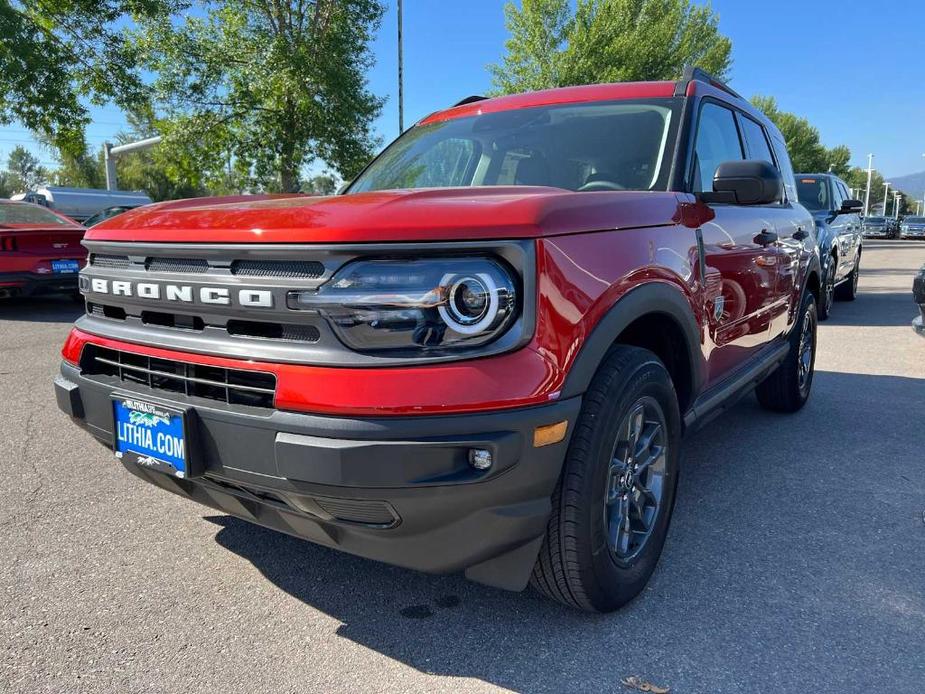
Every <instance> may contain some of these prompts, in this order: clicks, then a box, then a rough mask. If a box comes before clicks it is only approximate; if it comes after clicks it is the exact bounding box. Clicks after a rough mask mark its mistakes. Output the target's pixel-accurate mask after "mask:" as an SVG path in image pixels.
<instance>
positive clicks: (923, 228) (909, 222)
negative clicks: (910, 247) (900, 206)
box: [899, 217, 925, 239]
mask: <svg viewBox="0 0 925 694" xmlns="http://www.w3.org/2000/svg"><path fill="white" fill-rule="evenodd" d="M899 237H900V238H903V239H925V217H906V218H905V219H904V220H903V222H902V224H900V225H899Z"/></svg>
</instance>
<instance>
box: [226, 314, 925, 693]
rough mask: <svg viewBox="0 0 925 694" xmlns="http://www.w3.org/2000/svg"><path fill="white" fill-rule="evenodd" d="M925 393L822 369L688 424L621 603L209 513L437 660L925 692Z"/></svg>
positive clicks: (315, 600)
mask: <svg viewBox="0 0 925 694" xmlns="http://www.w3.org/2000/svg"><path fill="white" fill-rule="evenodd" d="M868 315H870V314H868ZM923 394H925V379H915V378H904V377H894V376H867V375H859V374H848V373H836V372H817V374H816V382H815V385H814V393H813V397H812V398H811V400H810V402H809V404H808V405H807V406H806V408H804V410H803V411H801V412H800V413H799V414H797V415H793V416H786V415H778V414H773V413H769V412H766V411H764V410H762V409H760V408H759V407H758V405H757V403H756V402H755V400H754V398H753V397H748V398H745V399H744V400H742V401H741V402H740V403H739V404H738V405H737V406H736V407H734V408H733V409H732V410H731V411H730V412H728V413H727V414H725V415H724V416H723V417H721V418H719V419H717V420H715V421H714V422H713V423H711V424H710V425H709V426H707V427H706V428H705V429H703V430H701V431H700V432H698V433H697V434H695V435H693V436H692V437H690V438H689V439H688V440H687V442H686V446H685V453H684V458H685V460H684V465H683V467H682V473H681V484H680V488H679V494H678V501H677V506H676V510H675V516H674V520H673V522H672V527H671V531H670V533H669V537H668V542H667V544H666V548H665V552H664V554H663V556H662V561H661V563H660V566H659V568H658V570H657V571H656V573H655V575H654V576H653V579H652V581H651V583H650V585H649V587H648V588H647V589H646V591H645V592H644V593H643V595H642V596H641V597H640V598H639V599H637V600H635V601H634V602H633V603H631V604H630V605H628V606H627V607H625V608H624V609H623V610H621V611H620V612H618V613H615V614H612V615H589V614H583V613H580V612H577V611H574V610H571V609H567V608H565V607H563V606H560V605H558V604H556V603H554V602H551V601H548V600H546V599H543V598H541V597H539V596H538V595H537V594H535V593H534V592H532V591H531V590H528V591H526V592H524V593H521V594H516V593H507V592H504V591H500V590H494V589H490V588H485V587H482V586H478V585H474V584H471V583H468V582H466V581H465V580H464V579H462V578H461V577H458V576H428V575H424V574H419V573H416V572H412V571H406V570H403V569H398V568H394V567H390V566H386V565H383V564H379V563H376V562H372V561H368V560H364V559H360V558H357V557H352V556H349V555H344V554H341V553H338V552H335V551H333V550H330V549H327V548H323V547H319V546H316V545H312V544H310V543H308V542H303V541H301V540H298V539H295V538H291V537H288V536H284V535H281V534H278V533H275V532H272V531H269V530H264V529H261V528H259V527H257V526H254V525H251V524H249V523H247V522H245V521H240V520H237V519H234V518H231V517H227V516H210V517H209V518H208V520H210V521H211V522H213V523H216V524H218V525H220V526H221V529H220V530H219V531H218V533H217V534H216V537H215V539H216V541H217V542H218V543H219V544H220V545H221V546H222V547H224V548H226V549H228V550H230V551H231V552H234V553H235V554H237V555H240V556H241V557H243V558H245V559H247V560H248V561H249V562H251V563H252V564H253V565H254V566H255V567H256V568H257V569H258V570H259V571H260V572H261V573H262V574H263V575H264V576H265V577H266V578H267V579H269V580H270V581H272V582H273V583H274V584H275V585H276V586H278V587H279V588H280V589H282V590H284V591H285V592H286V593H288V594H289V595H291V596H293V597H295V598H297V599H298V600H300V601H302V602H304V603H306V604H307V605H309V606H311V607H312V608H315V609H318V610H320V611H322V612H324V613H326V614H328V615H330V616H332V617H334V618H335V619H337V620H339V621H340V622H341V623H342V624H341V626H340V627H339V628H338V630H337V634H338V635H339V636H341V637H343V638H346V639H349V640H350V641H352V642H355V643H357V644H360V645H362V646H365V647H367V648H369V649H373V650H375V651H376V652H378V653H381V654H383V655H385V656H387V657H389V658H392V659H395V660H398V661H400V662H402V663H405V664H407V665H409V666H411V667H414V668H416V669H417V670H419V671H421V672H424V673H432V674H436V675H443V676H452V677H471V678H477V679H478V680H482V681H484V682H488V683H491V684H494V685H498V686H502V687H506V688H508V689H511V690H514V691H523V692H527V691H529V692H534V691H556V692H558V691H566V690H581V691H615V690H621V685H620V679H621V678H623V677H627V676H630V675H637V676H641V677H644V678H646V679H648V680H649V681H651V682H653V683H655V684H657V685H661V686H671V688H672V691H749V692H753V691H802V690H803V689H805V688H806V686H807V683H808V679H807V678H809V679H811V680H812V687H811V688H812V689H813V691H858V690H863V689H865V688H866V687H870V688H871V689H875V688H877V687H880V686H882V685H883V684H884V683H890V685H891V686H892V687H895V690H896V691H906V690H907V689H906V687H908V691H912V690H914V689H916V687H917V686H918V684H920V681H919V679H918V677H920V675H921V672H920V671H919V670H917V667H918V666H917V665H916V663H920V658H921V646H922V634H923V633H925V583H923V581H922V576H923V575H925V554H923V553H922V551H921V549H922V546H923V542H925V523H923V512H925V469H923V467H922V466H921V465H918V464H911V463H913V461H919V460H920V459H921V455H922V451H923V450H925V427H922V425H921V405H922V402H923ZM872 413H879V414H877V415H876V416H874V415H873V414H872ZM301 646H302V647H303V648H304V649H306V650H308V651H311V649H312V648H313V643H312V642H311V641H306V642H305V643H303V644H301ZM769 673H773V677H768V675H769ZM814 673H815V674H814ZM822 673H825V674H822ZM913 682H916V683H917V684H915V685H913ZM381 684H382V688H383V689H386V688H387V683H385V682H383V683H381Z"/></svg>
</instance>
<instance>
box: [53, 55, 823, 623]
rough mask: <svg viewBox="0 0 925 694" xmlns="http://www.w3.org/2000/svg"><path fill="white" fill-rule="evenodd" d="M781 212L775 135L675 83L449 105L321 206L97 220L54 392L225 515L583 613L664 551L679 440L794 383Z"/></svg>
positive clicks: (740, 106)
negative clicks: (746, 396)
mask: <svg viewBox="0 0 925 694" xmlns="http://www.w3.org/2000/svg"><path fill="white" fill-rule="evenodd" d="M796 200H797V198H796V191H795V183H794V178H793V172H792V170H791V166H790V163H789V161H788V158H787V152H786V150H785V148H784V145H783V141H782V138H781V135H780V133H779V132H778V131H777V130H776V129H775V128H774V126H773V125H771V124H770V123H769V122H768V121H767V120H766V119H765V118H764V117H763V116H762V115H761V114H760V113H758V112H756V111H755V110H754V109H753V108H751V107H750V106H749V104H748V103H747V102H746V101H744V100H743V99H741V98H740V97H738V96H737V95H736V94H734V93H733V92H731V91H730V90H729V89H728V88H726V87H725V86H724V85H722V84H720V83H718V82H716V81H715V80H712V79H711V78H710V77H709V76H707V75H704V74H702V73H700V72H690V73H688V74H687V75H686V77H685V79H683V80H681V81H679V82H677V83H675V82H658V83H639V84H610V85H598V86H588V87H575V88H568V89H557V90H552V91H545V92H538V93H532V94H520V95H517V96H508V97H502V98H497V99H478V100H473V99H467V100H466V102H465V103H463V104H461V105H458V106H456V107H454V108H450V109H448V110H445V111H441V112H439V113H435V114H433V115H431V116H429V117H427V118H425V119H424V120H422V121H421V122H420V123H418V124H417V125H416V126H415V127H414V128H412V129H411V130H409V131H408V132H406V133H405V134H403V135H402V136H401V137H400V138H399V139H398V140H397V141H396V142H394V143H393V144H392V145H391V146H389V147H388V148H387V149H386V150H385V151H384V152H383V153H382V154H381V155H380V156H379V157H378V158H376V159H375V160H374V161H373V162H372V163H370V164H369V166H368V167H367V168H366V170H365V171H363V172H362V173H361V174H360V175H359V177H357V179H356V180H354V181H353V182H352V184H351V185H350V186H349V188H348V189H347V190H346V192H345V194H342V195H337V196H333V197H326V198H309V197H228V198H220V199H206V200H187V201H182V202H173V203H164V204H159V205H153V206H148V207H145V208H142V209H139V210H133V211H129V212H126V213H125V214H122V215H119V216H118V217H115V218H113V219H111V220H107V221H106V222H104V223H102V224H100V225H98V226H96V227H94V228H93V229H92V230H90V231H89V232H88V234H87V238H86V241H85V245H86V246H87V248H88V249H89V250H90V260H89V264H88V265H87V267H86V269H85V270H84V271H83V272H82V273H81V278H80V279H81V289H82V291H83V292H84V294H85V297H86V300H87V312H86V315H85V316H83V317H81V318H80V319H79V320H78V321H77V324H76V327H75V328H74V330H73V332H72V333H71V335H70V337H69V338H68V340H67V342H66V344H65V346H64V349H63V356H64V362H63V364H62V366H61V373H60V375H59V376H58V377H57V379H56V381H55V385H56V390H57V397H58V403H59V405H60V407H61V408H62V409H63V410H64V411H65V412H67V413H68V414H70V415H71V416H72V417H73V418H74V419H75V421H76V422H77V423H79V424H80V425H81V426H83V427H84V428H86V429H87V430H89V431H90V432H91V433H92V434H93V435H94V436H96V437H97V438H98V439H99V440H100V441H101V442H102V443H103V444H105V445H106V446H107V447H111V448H112V449H113V450H114V451H115V454H116V456H117V457H119V458H120V459H121V461H122V463H123V464H124V465H125V466H126V467H127V468H128V469H129V470H130V471H131V472H133V473H134V474H136V475H137V476H139V477H141V478H142V479H144V480H146V481H148V482H151V483H153V484H155V485H157V486H159V487H162V488H164V489H167V490H169V491H172V492H174V493H176V494H179V495H182V496H185V497H187V498H190V499H193V500H195V501H198V502H201V503H203V504H206V505H208V506H211V507H214V508H217V509H220V510H222V511H224V512H227V513H230V514H233V515H235V516H239V517H241V518H245V519H248V520H250V521H253V522H255V523H259V524H261V525H265V526H268V527H271V528H275V529H277V530H281V531H283V532H287V533H290V534H294V535H298V536H300V537H303V538H306V539H309V540H311V541H313V542H317V543H320V544H323V545H327V546H330V547H336V548H338V549H342V550H344V551H346V552H351V553H354V554H358V555H362V556H364V557H370V558H373V559H378V560H381V561H385V562H390V563H393V564H397V565H400V566H405V567H411V568H414V569H419V570H422V571H430V572H455V571H462V572H465V575H466V576H467V577H468V578H470V579H472V580H474V581H479V582H481V583H485V584H488V585H492V586H498V587H501V588H507V589H511V590H521V589H523V588H524V587H525V586H526V585H527V583H528V582H531V583H532V584H533V585H534V586H535V587H536V588H538V589H539V590H540V591H542V592H544V593H545V594H547V595H549V596H551V597H553V598H556V599H558V600H561V601H562V602H564V603H567V604H569V605H573V606H575V607H579V608H583V609H587V610H597V611H607V610H612V609H615V608H617V607H619V606H620V605H622V604H623V603H625V602H626V601H628V600H629V599H631V598H632V597H633V596H634V595H636V594H637V593H638V592H639V591H640V590H641V589H642V587H643V586H644V584H645V583H646V581H647V579H648V578H649V576H650V574H651V573H652V571H653V569H654V566H655V564H656V561H657V559H658V557H659V554H660V553H661V549H662V545H663V543H664V540H665V535H666V533H667V530H668V523H669V519H670V517H671V512H672V507H673V505H674V501H675V489H676V485H677V480H678V468H679V457H680V447H681V438H682V435H683V434H684V433H685V432H687V431H690V430H691V429H693V428H694V427H696V426H697V425H698V424H700V423H702V422H704V421H706V420H707V419H709V418H710V416H711V415H713V414H715V413H717V412H719V411H720V410H721V409H723V408H724V407H727V406H728V405H729V404H730V403H732V402H733V401H734V400H735V399H736V398H737V397H739V396H741V395H742V394H743V393H746V392H748V391H749V390H751V389H754V388H756V387H757V393H758V398H759V400H760V401H761V402H762V403H763V404H764V405H765V406H767V407H768V408H770V409H773V410H778V411H785V412H793V411H795V410H797V409H799V408H800V407H801V406H802V405H803V403H804V402H805V401H806V399H807V397H808V396H809V392H810V387H811V385H812V378H813V361H814V355H815V337H816V309H815V304H816V300H817V298H818V294H819V258H818V253H817V250H816V246H815V238H814V237H813V236H812V233H813V219H812V217H811V216H810V214H809V213H808V212H807V211H806V210H805V209H804V208H803V207H801V206H800V205H799V203H798V202H796ZM730 445H733V446H734V445H735V441H734V439H733V440H731V441H730Z"/></svg>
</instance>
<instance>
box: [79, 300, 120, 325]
mask: <svg viewBox="0 0 925 694" xmlns="http://www.w3.org/2000/svg"><path fill="white" fill-rule="evenodd" d="M87 313H89V314H90V315H91V316H98V317H100V318H111V319H112V320H125V309H124V308H122V307H120V306H106V305H105V304H95V303H92V302H90V301H88V302H87Z"/></svg>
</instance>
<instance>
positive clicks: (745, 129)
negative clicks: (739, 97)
mask: <svg viewBox="0 0 925 694" xmlns="http://www.w3.org/2000/svg"><path fill="white" fill-rule="evenodd" d="M739 123H740V124H741V126H742V137H744V138H745V146H746V147H748V158H749V159H761V160H762V161H766V162H768V163H769V164H774V155H773V154H771V146H770V145H769V144H768V138H767V137H765V134H764V129H763V128H762V127H761V126H760V125H758V124H757V123H756V122H755V121H753V120H752V119H751V118H745V117H743V118H741V119H740V120H739Z"/></svg>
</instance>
